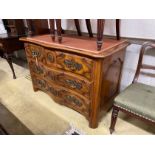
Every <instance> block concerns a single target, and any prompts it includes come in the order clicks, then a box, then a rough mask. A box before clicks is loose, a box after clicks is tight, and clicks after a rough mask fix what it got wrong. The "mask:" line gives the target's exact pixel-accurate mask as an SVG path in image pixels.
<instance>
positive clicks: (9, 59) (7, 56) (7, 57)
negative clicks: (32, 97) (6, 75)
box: [5, 54, 16, 79]
mask: <svg viewBox="0 0 155 155" xmlns="http://www.w3.org/2000/svg"><path fill="white" fill-rule="evenodd" d="M5 58H6V60H7V62H8V64H9V66H10V68H11V70H12V74H13V79H16V75H15V71H14V68H13V64H12V59H11V55H8V54H5Z"/></svg>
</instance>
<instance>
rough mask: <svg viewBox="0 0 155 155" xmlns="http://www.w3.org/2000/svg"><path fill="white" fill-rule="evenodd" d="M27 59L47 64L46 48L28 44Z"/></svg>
mask: <svg viewBox="0 0 155 155" xmlns="http://www.w3.org/2000/svg"><path fill="white" fill-rule="evenodd" d="M25 50H26V55H27V57H29V58H31V59H34V60H35V61H41V62H45V57H44V48H43V47H41V46H37V45H33V44H28V45H27V46H25Z"/></svg>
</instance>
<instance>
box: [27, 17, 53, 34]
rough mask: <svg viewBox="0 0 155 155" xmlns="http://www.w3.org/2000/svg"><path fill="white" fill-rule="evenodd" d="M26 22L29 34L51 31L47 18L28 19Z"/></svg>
mask: <svg viewBox="0 0 155 155" xmlns="http://www.w3.org/2000/svg"><path fill="white" fill-rule="evenodd" d="M26 22H27V28H28V35H29V36H32V35H41V34H49V33H50V30H49V28H48V20H47V19H26Z"/></svg>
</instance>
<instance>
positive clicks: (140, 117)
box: [109, 42, 155, 134]
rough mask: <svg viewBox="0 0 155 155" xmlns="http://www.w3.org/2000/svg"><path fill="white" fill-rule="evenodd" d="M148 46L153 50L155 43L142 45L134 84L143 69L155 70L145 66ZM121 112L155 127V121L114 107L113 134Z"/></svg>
mask: <svg viewBox="0 0 155 155" xmlns="http://www.w3.org/2000/svg"><path fill="white" fill-rule="evenodd" d="M148 46H150V47H152V48H155V43H152V42H147V43H144V44H143V45H142V47H141V50H140V55H139V60H138V65H137V69H136V73H135V76H134V79H133V82H132V83H136V82H137V81H138V77H139V74H140V71H141V69H152V70H155V66H151V65H146V64H143V57H144V53H145V51H146V50H145V49H146V47H148ZM148 76H149V74H148ZM119 111H122V112H124V113H127V114H128V115H130V116H133V117H135V118H137V119H140V120H142V121H145V122H147V123H151V124H154V125H155V120H150V119H147V118H146V117H143V116H140V115H137V114H136V113H134V112H131V111H130V110H129V111H127V110H126V109H124V108H122V107H118V106H116V105H113V111H112V116H111V125H110V128H109V130H110V133H111V134H112V133H113V132H114V130H115V124H116V121H117V116H118V112H119Z"/></svg>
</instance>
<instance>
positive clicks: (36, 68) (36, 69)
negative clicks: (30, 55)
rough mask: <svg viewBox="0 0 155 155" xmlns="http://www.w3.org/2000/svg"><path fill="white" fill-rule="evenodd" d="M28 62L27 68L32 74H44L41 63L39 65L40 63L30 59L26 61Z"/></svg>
mask: <svg viewBox="0 0 155 155" xmlns="http://www.w3.org/2000/svg"><path fill="white" fill-rule="evenodd" d="M28 63H29V68H30V71H31V73H32V74H36V75H39V76H44V75H45V68H44V66H43V65H41V64H40V63H39V64H36V62H34V61H31V60H30V61H28Z"/></svg>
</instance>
